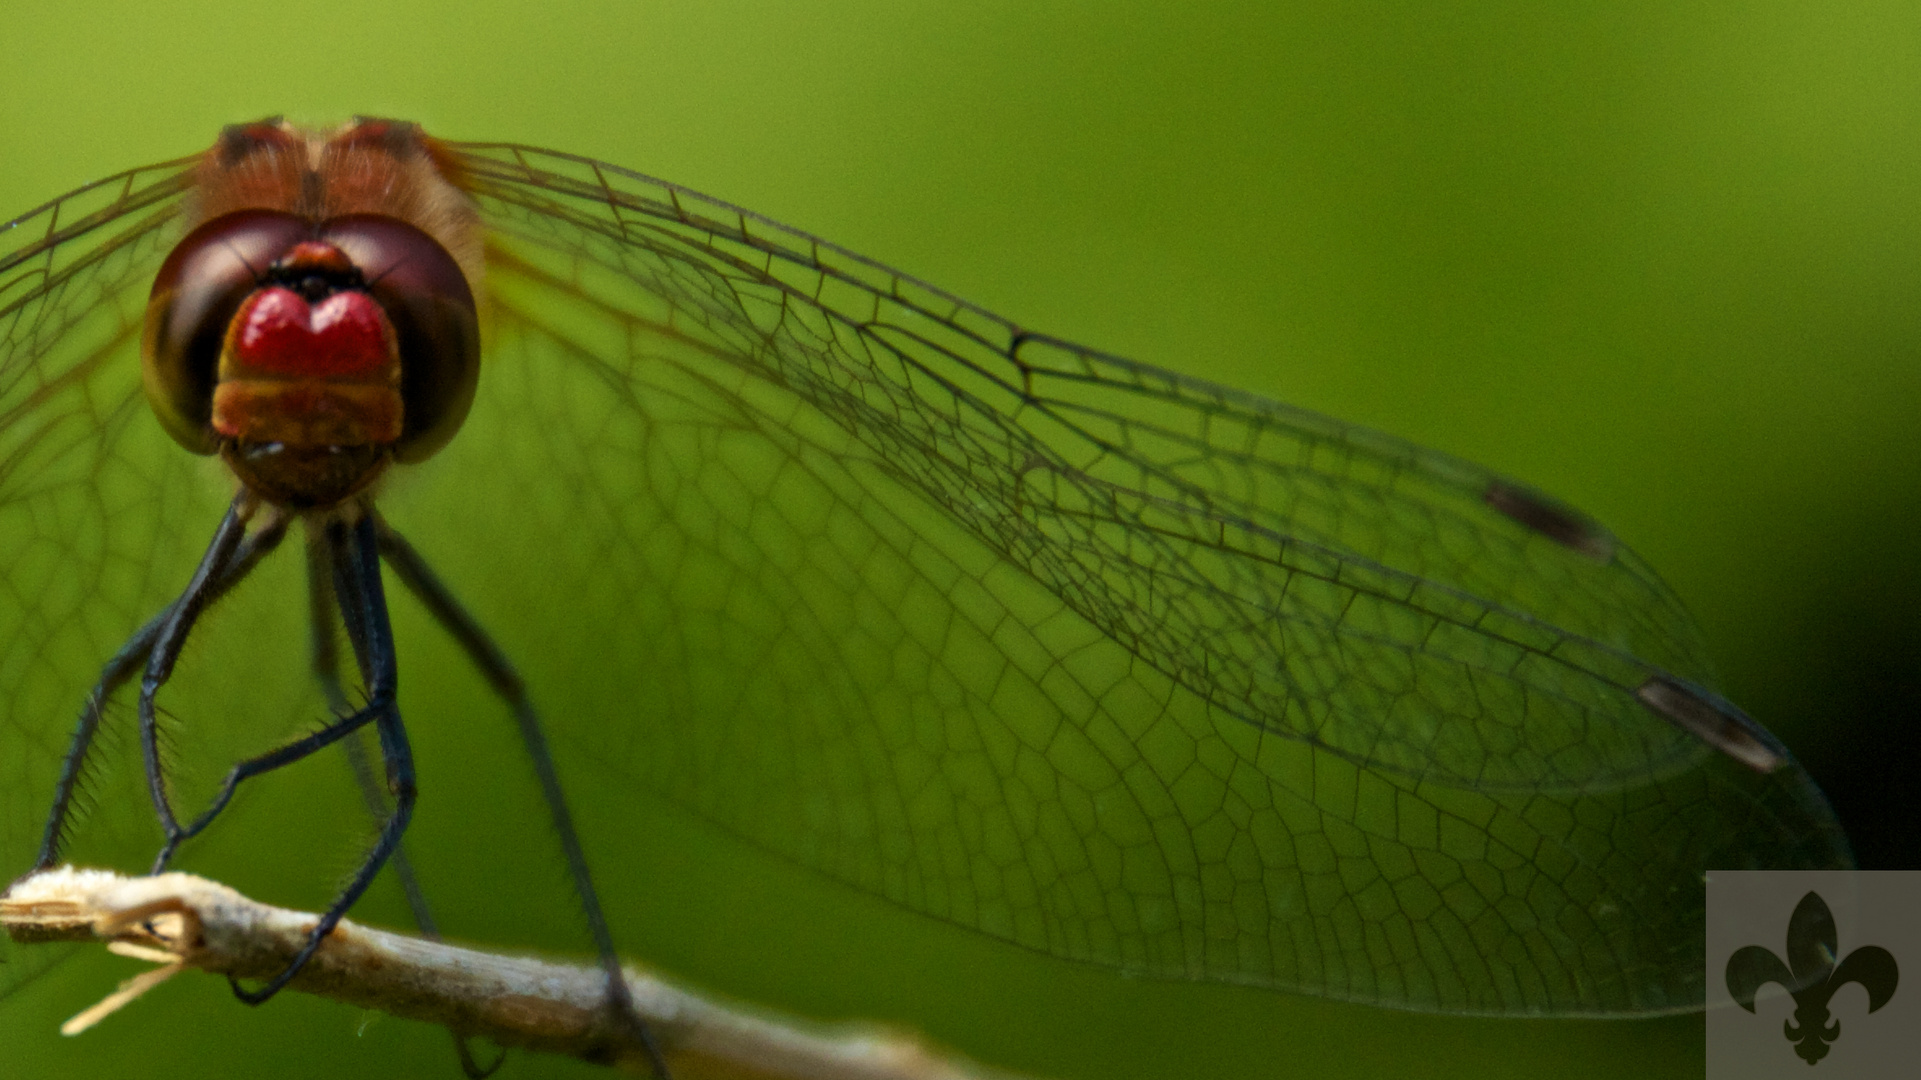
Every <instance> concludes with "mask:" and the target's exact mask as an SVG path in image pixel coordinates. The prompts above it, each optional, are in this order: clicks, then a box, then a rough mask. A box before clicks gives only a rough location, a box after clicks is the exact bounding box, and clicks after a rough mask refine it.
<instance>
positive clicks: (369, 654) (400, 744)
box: [209, 513, 416, 1005]
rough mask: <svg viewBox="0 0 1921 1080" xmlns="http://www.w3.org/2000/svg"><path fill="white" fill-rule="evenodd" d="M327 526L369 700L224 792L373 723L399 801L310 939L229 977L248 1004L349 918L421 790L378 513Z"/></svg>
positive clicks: (239, 773)
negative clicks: (290, 954) (253, 979)
mask: <svg viewBox="0 0 1921 1080" xmlns="http://www.w3.org/2000/svg"><path fill="white" fill-rule="evenodd" d="M326 528H327V545H328V547H329V548H330V549H331V554H332V556H333V564H334V566H333V570H334V573H333V580H334V597H335V599H336V600H337V601H338V604H339V608H340V614H341V621H342V622H343V623H345V624H346V626H347V628H348V632H349V634H352V635H357V636H358V637H359V638H360V640H361V641H362V642H363V643H364V650H362V651H364V653H365V657H364V659H363V661H362V665H361V678H362V680H363V681H364V682H365V683H366V686H367V704H366V706H365V707H364V708H362V709H361V710H359V711H358V712H356V713H354V714H353V715H351V716H348V717H345V718H343V719H341V720H339V721H337V722H335V723H334V724H331V725H329V726H328V727H326V728H323V729H321V730H320V731H318V732H315V733H314V734H313V735H310V736H308V737H307V738H304V739H300V740H296V741H295V742H293V743H290V744H288V745H287V746H285V747H282V748H281V749H280V750H277V751H273V752H271V753H268V754H263V755H261V756H260V757H258V758H254V759H252V760H251V761H246V762H242V763H241V764H240V765H237V766H235V767H234V771H233V772H232V773H230V774H228V782H227V784H226V785H225V786H224V789H223V796H224V795H230V794H231V792H232V790H233V787H234V786H235V785H237V784H238V783H239V781H240V780H242V779H245V778H246V777H247V776H251V775H256V774H258V773H260V772H266V771H268V770H271V769H275V768H279V767H280V766H282V765H286V764H290V763H291V762H293V761H297V760H299V759H300V758H302V757H305V756H307V755H308V754H311V753H313V752H314V751H316V750H319V749H320V748H322V747H324V746H327V745H329V744H331V743H333V742H335V741H337V740H339V739H341V738H345V737H347V736H350V735H352V734H353V733H354V732H355V731H357V730H359V729H360V728H361V727H362V726H364V725H365V724H368V723H372V724H373V725H374V730H375V732H376V733H377V734H378V735H379V738H380V753H381V758H382V759H383V761H384V762H385V764H386V767H387V788H388V791H389V793H390V794H391V795H392V797H393V800H394V804H393V810H392V812H391V813H390V814H388V815H387V817H386V820H385V821H384V822H383V823H382V825H381V829H380V836H379V838H378V839H376V840H375V841H374V846H373V848H372V850H370V851H369V852H368V853H367V857H366V859H365V860H364V861H362V863H361V864H360V869H358V870H356V871H355V872H354V876H353V878H352V879H351V880H350V881H348V882H347V885H346V887H345V888H343V889H342V890H341V891H340V894H339V895H338V896H335V897H334V901H333V903H332V904H330V905H329V906H328V908H327V910H326V911H325V912H323V913H322V914H321V916H320V918H319V919H318V920H317V921H316V922H315V923H314V926H313V929H312V930H311V931H309V932H308V934H307V943H306V944H305V945H304V946H302V947H301V949H300V952H299V953H297V954H296V955H295V956H294V958H293V960H292V961H291V962H289V963H288V964H287V966H286V967H285V968H284V969H282V970H281V972H280V973H279V974H278V975H275V976H274V977H273V978H271V979H268V980H267V981H266V983H265V984H263V985H262V986H261V987H260V988H259V989H257V990H247V989H244V988H243V987H241V986H240V984H239V982H237V981H235V980H232V979H229V980H228V981H229V982H230V983H232V985H233V991H234V995H235V996H237V997H238V998H240V1000H242V1001H245V1002H246V1003H248V1004H249V1005H258V1004H260V1003H262V1002H264V1001H266V1000H267V999H268V998H271V997H272V996H273V995H274V994H276V993H278V992H279V991H280V988H281V987H283V986H286V985H287V983H288V982H289V981H291V980H292V979H293V977H294V976H295V975H297V974H299V973H300V969H301V968H302V967H305V966H306V964H307V961H308V960H311V959H312V958H313V954H314V953H315V952H317V951H318V950H319V949H320V943H321V942H322V941H324V940H326V937H327V935H328V934H330V933H332V932H333V928H334V927H335V926H337V925H339V923H340V920H341V919H342V918H343V917H345V915H346V914H347V910H348V909H349V908H351V907H353V906H354V904H355V902H356V901H358V900H359V899H360V897H361V894H363V893H365V892H366V891H367V886H369V885H370V884H372V883H373V879H374V877H375V876H376V875H377V874H379V873H380V868H381V867H382V866H384V865H386V863H387V860H388V859H389V858H390V857H392V855H393V853H394V851H395V850H396V849H397V848H398V847H399V846H400V838H401V837H402V836H403V835H405V833H406V831H407V824H408V822H410V821H411V820H412V819H413V810H414V797H415V793H416V788H415V781H414V762H413V750H412V748H411V747H410V746H409V745H408V743H407V732H406V729H405V728H404V727H403V726H402V725H401V722H400V709H399V704H398V698H397V695H398V691H399V673H398V669H397V666H396V663H395V656H394V638H393V627H392V625H391V623H390V622H389V620H388V618H387V597H386V593H385V591H384V590H383V589H382V587H381V582H380V555H379V547H378V543H377V541H376V539H375V536H374V527H373V519H372V516H371V514H370V513H363V514H362V515H361V517H360V520H359V521H358V522H356V523H354V524H353V525H351V526H350V525H348V524H346V523H345V522H343V521H340V520H337V519H336V520H334V521H330V522H328V523H327V526H326ZM211 813H212V811H209V814H211Z"/></svg>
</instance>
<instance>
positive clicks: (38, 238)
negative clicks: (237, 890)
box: [0, 161, 219, 993]
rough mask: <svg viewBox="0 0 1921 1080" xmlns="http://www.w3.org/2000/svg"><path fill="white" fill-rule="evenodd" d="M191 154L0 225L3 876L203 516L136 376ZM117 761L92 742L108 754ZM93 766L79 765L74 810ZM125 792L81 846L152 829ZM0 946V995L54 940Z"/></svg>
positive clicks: (189, 553) (123, 845)
mask: <svg viewBox="0 0 1921 1080" xmlns="http://www.w3.org/2000/svg"><path fill="white" fill-rule="evenodd" d="M190 165H191V162H190V161H176V162H170V163H165V164H161V165H157V166H152V167H150V168H145V169H136V170H133V171H131V172H127V173H123V174H120V175H118V176H114V177H110V178H108V179H106V180H102V181H100V182H98V183H96V184H91V185H89V186H87V187H84V188H81V189H80V190H78V191H75V192H73V193H72V194H70V195H67V196H65V197H64V198H61V199H59V200H57V201H55V202H52V203H49V204H47V205H46V206H43V207H41V208H40V209H38V210H36V211H33V212H32V213H30V214H27V215H26V216H24V217H21V218H19V219H17V220H15V221H13V222H11V223H9V224H7V225H6V226H4V227H0V688H4V692H0V876H4V877H6V878H11V877H12V876H13V875H16V874H20V873H24V872H25V871H26V870H27V869H28V868H29V867H31V866H32V864H33V862H34V858H35V855H36V853H37V851H38V849H39V844H40V839H41V829H42V827H43V825H44V824H45V821H46V817H47V810H48V807H49V806H50V805H51V802H52V797H53V785H54V779H55V777H56V776H57V775H58V774H59V770H60V761H61V756H62V754H63V753H64V752H65V750H66V743H67V736H68V733H69V731H70V730H71V728H72V726H73V722H74V720H75V718H76V717H77V715H78V713H79V709H80V704H81V701H82V699H83V697H84V696H85V694H86V692H87V690H88V689H89V688H90V687H91V686H92V685H93V683H94V681H95V679H96V678H97V677H98V676H99V673H100V668H101V665H102V664H104V663H105V661H106V659H107V657H108V656H110V655H112V653H113V651H114V650H115V649H117V648H118V647H119V646H120V643H121V642H122V641H123V640H124V639H125V638H126V636H127V635H128V634H130V633H131V632H132V631H133V630H134V629H135V628H137V627H138V626H139V625H140V624H141V623H142V622H144V621H145V620H146V619H147V618H148V617H150V616H151V615H152V614H153V613H154V612H155V611H157V610H158V609H159V606H160V605H161V604H163V603H165V602H166V600H167V599H169V598H171V595H172V593H173V592H175V591H177V590H178V589H179V587H180V584H181V582H182V581H184V576H182V577H180V578H176V579H171V580H170V571H174V570H175V569H176V568H178V567H179V566H180V565H181V564H182V563H183V561H184V565H185V566H186V567H188V568H191V566H192V564H193V559H194V558H195V556H196V555H197V551H195V550H194V549H196V548H197V547H198V546H199V545H201V544H204V543H205V536H206V525H205V522H206V521H208V520H212V519H210V518H205V517H203V516H201V515H202V514H203V513H204V510H205V508H204V506H202V505H200V504H202V503H203V502H204V501H205V500H203V499H201V498H199V497H198V495H197V491H196V486H195V485H194V484H193V483H192V482H191V481H190V480H189V474H190V473H191V471H192V465H191V463H190V461H189V460H187V455H185V454H183V453H181V452H180V451H179V450H178V448H177V447H174V446H173V445H172V444H171V442H170V441H169V440H168V439H167V438H166V436H165V435H163V434H161V432H160V429H159V427H158V426H157V425H156V424H155V423H154V421H153V419H152V417H151V416H149V415H147V406H146V402H145V400H144V399H143V397H142V395H141V391H140V357H139V334H140V320H141V313H142V309H143V307H144V304H145V301H146V298H147V290H148V288H149V287H150V286H151V285H152V283H153V274H154V271H155V270H156V269H157V268H158V266H159V264H160V262H161V260H162V259H164V258H165V256H166V254H167V251H168V250H169V248H170V246H171V244H172V241H173V240H174V238H175V237H176V235H177V232H178V230H177V227H176V221H175V218H176V216H177V214H178V212H179V205H180V201H181V198H182V195H183V193H184V192H185V191H186V189H187V182H188V180H189V178H190V176H189V172H190V169H189V167H190ZM169 492H172V493H173V497H171V498H169V497H168V493H169ZM212 505H213V507H214V509H213V511H212V513H213V514H214V515H216V516H217V515H218V513H219V510H218V506H219V503H218V501H214V502H213V503H212ZM109 757H112V756H109ZM122 761H123V759H120V758H117V757H115V758H112V761H109V759H108V758H106V757H103V759H102V766H103V768H107V769H112V768H113V764H114V763H115V762H122ZM105 779H106V778H105V777H104V776H103V775H101V773H100V772H98V771H96V772H95V773H93V774H91V775H90V777H89V784H88V785H87V787H86V789H85V796H86V797H85V798H84V799H83V806H82V812H81V815H80V817H79V818H77V819H76V822H75V824H76V825H78V824H79V823H80V821H82V820H84V819H85V818H86V817H87V815H86V809H87V808H88V806H90V805H91V803H92V801H93V796H94V795H95V794H97V793H98V791H99V787H98V785H99V784H101V783H104V782H105ZM126 802H127V800H120V801H119V802H118V803H116V808H117V809H118V810H119V811H120V812H117V813H116V812H114V811H108V812H104V813H102V814H101V815H99V818H98V819H96V820H95V821H94V822H92V824H93V825H94V826H96V827H95V828H94V829H93V835H94V836H95V837H96V839H98V840H100V841H101V844H100V845H95V846H92V847H90V848H88V849H87V850H89V851H91V852H94V853H96V854H97V853H99V852H101V851H103V850H119V851H122V852H125V851H130V850H132V849H133V847H134V846H135V844H136V843H137V844H140V845H144V844H145V843H146V841H145V839H144V836H143V837H142V838H141V839H140V840H139V841H134V840H132V839H131V837H132V836H134V835H138V834H140V833H141V832H142V830H141V825H142V824H143V823H142V821H141V811H143V810H144V808H143V807H141V806H140V805H139V802H138V801H137V799H136V800H134V801H132V802H131V806H130V807H125V806H122V805H121V804H124V803H126ZM149 814H150V812H149ZM150 822H151V819H150V817H149V818H148V820H147V822H146V823H145V825H146V829H145V832H146V833H149V834H150V833H151V830H152V826H151V823H150ZM102 845H104V846H102ZM147 857H148V858H151V849H149V850H148V853H147ZM135 865H138V864H137V863H136V864H135ZM0 954H4V956H3V957H0V958H4V960H5V963H4V964H3V965H0V993H4V992H5V991H6V990H10V989H12V988H14V987H16V986H18V985H20V984H21V983H22V982H24V981H25V980H26V979H28V978H30V977H31V976H32V975H33V974H35V973H37V972H38V971H40V970H43V969H44V968H45V967H46V966H47V965H48V964H50V963H52V962H53V961H54V960H56V959H58V957H59V956H60V955H61V953H60V951H59V950H57V949H49V948H47V947H44V946H43V947H36V948H33V949H11V948H10V947H8V946H6V945H5V944H0Z"/></svg>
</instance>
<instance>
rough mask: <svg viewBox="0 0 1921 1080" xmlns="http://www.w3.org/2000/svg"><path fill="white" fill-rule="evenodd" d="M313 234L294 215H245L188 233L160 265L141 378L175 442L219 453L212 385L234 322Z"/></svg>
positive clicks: (149, 309)
mask: <svg viewBox="0 0 1921 1080" xmlns="http://www.w3.org/2000/svg"><path fill="white" fill-rule="evenodd" d="M312 234H313V227H312V226H310V225H308V224H307V223H306V222H304V221H302V220H301V219H299V218H297V217H295V216H294V215H292V214H285V213H280V212H278V211H273V210H241V211H238V212H235V213H232V214H225V215H222V216H220V217H217V218H214V219H213V220H212V221H209V222H207V223H206V224H204V225H201V226H200V227H199V228H197V229H195V230H194V231H192V232H190V233H188V234H187V236H186V238H185V239H183V240H181V241H180V242H179V243H178V244H176V245H174V249H173V251H172V252H171V253H170V254H168V256H167V261H166V262H165V263H162V264H161V266H160V273H159V274H158V275H157V276H155V278H154V282H153V291H152V292H151V293H149V294H148V296H147V316H146V326H145V329H144V332H143V333H142V335H141V350H140V358H141V376H142V380H143V382H144V383H145V384H146V389H147V402H148V403H149V404H150V405H152V406H153V411H154V415H155V416H156V417H158V418H159V420H160V426H161V427H163V428H165V429H166V430H167V434H169V435H171V436H173V438H174V441H175V442H178V443H179V444H180V445H182V446H184V447H186V448H187V449H189V450H192V451H193V452H194V453H196V454H211V453H213V452H214V451H215V450H217V449H218V448H219V438H218V436H216V435H215V434H214V431H213V427H212V425H211V420H212V416H213V388H214V382H215V380H216V377H217V370H218V368H219V364H220V347H221V343H222V341H223V340H224V338H225V337H226V333H227V324H228V323H230V322H231V321H233V316H234V313H235V312H236V311H238V310H240V304H241V302H242V301H244V300H246V298H247V296H248V294H250V293H252V292H253V291H254V290H255V289H256V288H258V287H259V284H260V281H261V278H262V276H263V275H264V274H265V273H266V272H267V269H268V267H270V266H272V265H273V263H274V262H275V261H276V260H277V259H279V258H280V257H281V256H282V255H283V254H285V253H286V252H287V251H288V250H289V249H291V248H292V247H293V246H294V245H296V244H298V243H300V242H301V241H302V240H306V239H309V238H310V237H311V236H312Z"/></svg>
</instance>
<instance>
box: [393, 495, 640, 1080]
mask: <svg viewBox="0 0 1921 1080" xmlns="http://www.w3.org/2000/svg"><path fill="white" fill-rule="evenodd" d="M369 516H370V517H371V518H372V519H373V523H374V529H375V533H376V535H377V536H378V538H379V544H380V554H381V557H382V558H384V559H385V560H386V561H387V565H388V566H391V567H393V570H394V573H395V574H396V575H397V576H398V577H399V578H400V581H401V583H402V584H404V585H405V586H407V591H409V592H411V593H413V594H414V596H415V597H416V598H418V599H419V600H420V602H421V603H422V604H423V605H425V606H426V608H427V611H428V612H429V613H430V614H431V615H433V617H434V621H435V622H437V623H439V624H440V626H441V628H442V629H444V630H446V631H447V633H448V634H450V635H452V636H453V638H454V640H455V641H457V642H458V643H459V644H460V647H461V649H462V650H464V651H465V652H466V653H467V656H468V658H469V659H471V660H472V661H473V662H474V666H475V667H477V668H479V669H480V674H481V677H482V678H484V679H486V680H487V683H488V685H490V686H492V687H493V689H494V692H495V693H497V694H499V695H500V696H501V698H502V699H504V700H505V701H506V702H507V706H508V708H509V709H511V710H512V711H513V714H514V722H515V724H516V726H517V727H518V728H519V729H520V738H521V742H522V744H523V745H524V746H525V747H526V750H527V756H528V758H529V759H531V761H532V762H533V766H534V775H535V776H536V778H537V779H538V780H539V782H540V793H541V796H542V797H543V798H544V799H545V800H546V802H547V810H548V813H549V814H550V815H551V816H552V817H553V822H554V831H555V832H556V833H558V834H559V837H560V846H561V850H562V851H563V852H565V854H566V858H567V869H568V872H569V873H570V874H571V875H572V877H573V879H574V891H575V892H576V893H577V894H578V895H579V897H580V906H581V909H582V911H583V912H584V913H585V915H586V917H587V928H588V932H589V933H590V934H591V935H592V936H593V939H594V948H595V949H596V950H597V951H598V952H599V953H600V966H601V969H602V970H603V971H605V972H606V975H607V997H608V1008H609V1009H610V1011H612V1012H614V1013H615V1014H616V1017H617V1019H618V1020H619V1021H620V1022H621V1023H624V1024H627V1025H630V1026H631V1027H632V1029H633V1031H634V1034H635V1035H636V1036H637V1037H638V1038H639V1040H640V1044H641V1046H642V1047H644V1048H645V1050H646V1053H647V1058H648V1062H649V1064H651V1065H652V1066H653V1069H654V1072H655V1074H656V1075H658V1076H660V1077H662V1078H663V1080H664V1078H666V1077H667V1075H668V1073H667V1063H666V1061H665V1060H664V1059H662V1057H661V1054H660V1048H659V1046H658V1045H656V1043H655V1042H654V1037H653V1032H652V1031H650V1030H649V1029H648V1027H647V1025H646V1024H644V1023H643V1022H641V1020H640V1014H639V1013H638V1012H637V1011H636V1010H635V1007H634V999H633V996H632V994H631V992H630V991H629V990H628V988H627V978H626V975H625V974H624V973H623V972H622V971H621V967H620V956H619V954H618V953H617V952H615V951H614V938H613V934H612V932H611V931H610V930H609V929H608V927H607V917H606V915H604V914H603V913H602V911H601V907H600V897H599V895H598V894H597V893H596V892H595V891H594V881H593V876H592V874H591V873H589V871H588V869H587V855H586V852H585V851H583V850H582V848H581V846H580V836H579V834H578V833H577V832H576V831H575V829H574V820H573V815H572V813H570V812H569V811H568V809H567V801H566V797H565V795H564V794H563V793H562V791H561V787H560V775H559V773H558V772H556V771H555V769H554V758H553V753H552V751H551V750H549V749H548V746H547V736H546V733H545V731H544V730H543V728H542V726H541V722H540V714H539V713H538V712H536V711H535V710H534V705H533V702H532V701H531V700H529V699H528V697H527V688H526V686H525V684H523V683H522V682H521V681H520V675H519V673H518V672H516V671H515V670H514V666H513V663H512V662H511V661H509V660H508V659H507V656H506V654H505V653H503V652H501V651H500V647H499V646H498V645H495V644H494V641H493V639H492V638H491V637H488V636H487V632H486V631H485V630H484V629H482V628H481V626H480V623H479V622H478V621H477V620H476V619H475V618H474V617H473V616H472V615H471V614H469V613H468V611H467V609H466V608H465V607H463V606H461V604H460V601H459V600H457V599H455V598H454V595H453V592H452V590H450V589H448V588H447V586H446V585H445V584H444V583H443V582H442V581H441V580H440V578H439V576H438V575H436V574H435V573H434V572H433V569H432V568H431V567H429V566H428V565H427V561H426V560H425V559H423V558H422V557H421V555H420V553H419V552H418V551H416V550H414V547H413V545H411V544H409V543H407V541H406V539H405V538H403V537H402V536H401V535H400V534H399V533H398V532H395V531H394V529H393V527H392V526H390V525H388V524H387V522H386V520H385V519H383V518H381V517H380V516H379V515H378V514H374V513H371V512H370V514H369Z"/></svg>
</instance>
